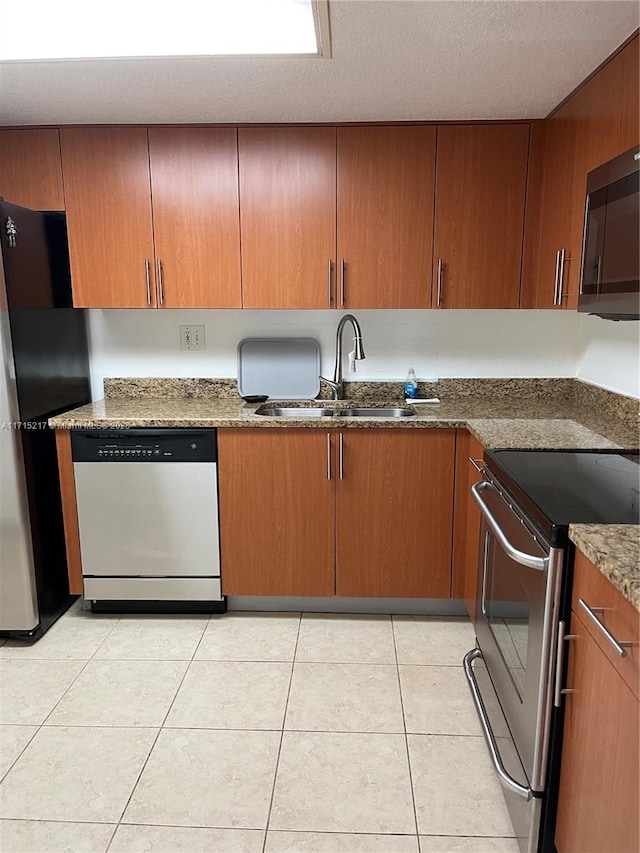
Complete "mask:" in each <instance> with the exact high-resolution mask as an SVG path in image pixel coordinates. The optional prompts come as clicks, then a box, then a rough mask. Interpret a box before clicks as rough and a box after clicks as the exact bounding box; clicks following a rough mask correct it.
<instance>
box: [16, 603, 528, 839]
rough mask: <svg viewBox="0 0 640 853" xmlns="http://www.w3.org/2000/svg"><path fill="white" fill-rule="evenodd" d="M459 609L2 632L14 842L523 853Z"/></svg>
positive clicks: (102, 621) (83, 614)
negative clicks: (474, 687)
mask: <svg viewBox="0 0 640 853" xmlns="http://www.w3.org/2000/svg"><path fill="white" fill-rule="evenodd" d="M473 643H474V637H473V630H472V628H471V625H470V623H469V622H468V621H466V620H463V619H444V618H427V617H393V618H392V617H389V616H369V617H367V616H336V615H317V614H304V615H302V616H301V615H300V614H288V613H281V614H267V613H265V614H249V613H230V614H227V615H225V616H222V617H220V616H214V617H212V618H211V619H209V618H208V617H206V616H203V617H198V616H189V617H186V616H185V617H182V616H175V617H166V616H164V617H158V616H146V617H143V616H124V617H121V618H118V617H111V616H94V615H92V614H91V613H89V612H87V611H84V610H82V609H81V608H80V607H79V605H75V606H74V607H73V609H72V610H71V611H69V613H67V614H66V615H65V616H64V617H63V618H62V619H61V620H60V621H59V622H58V624H56V625H55V626H54V627H53V628H52V629H51V630H50V631H49V633H48V634H46V635H45V637H43V639H42V640H40V641H39V642H38V643H36V644H34V645H33V646H31V647H27V646H24V645H22V644H19V643H16V642H6V643H0V773H1V774H2V776H3V780H2V783H1V784H0V850H1V851H2V853H32V852H33V853H63V851H68V853H106V851H107V850H108V851H109V853H128V851H131V853H137V851H152V853H173V851H188V853H200V851H202V853H204V851H208V853H211V852H212V851H213V853H448V852H449V851H460V852H461V853H462V851H464V853H491V851H499V853H517V851H518V846H517V843H516V841H515V839H514V838H513V830H512V827H511V823H510V821H509V817H508V814H507V811H506V808H505V805H504V802H503V800H502V795H501V791H500V788H499V785H498V782H497V780H496V778H495V776H494V773H493V771H492V768H491V765H490V763H489V757H488V754H487V750H486V748H485V745H484V742H483V740H482V736H481V732H480V728H479V724H478V721H477V719H476V716H475V711H474V709H473V706H472V704H471V699H470V696H469V693H468V689H467V686H466V683H465V680H464V675H463V671H462V656H463V655H464V653H465V652H466V651H468V650H469V649H470V648H471V647H472V645H473Z"/></svg>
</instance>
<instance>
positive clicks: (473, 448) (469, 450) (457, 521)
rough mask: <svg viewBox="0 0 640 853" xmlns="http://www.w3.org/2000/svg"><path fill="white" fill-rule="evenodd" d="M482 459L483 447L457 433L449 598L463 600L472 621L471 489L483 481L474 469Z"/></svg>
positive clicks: (474, 537)
mask: <svg viewBox="0 0 640 853" xmlns="http://www.w3.org/2000/svg"><path fill="white" fill-rule="evenodd" d="M483 455H484V448H483V446H482V445H481V444H480V442H479V441H477V440H476V439H475V438H474V437H473V436H472V435H471V433H470V432H468V431H467V430H464V429H459V430H457V436H456V479H455V499H454V522H453V524H454V527H453V568H452V591H451V596H452V598H463V599H464V602H465V604H466V606H467V610H468V611H469V616H470V617H471V619H474V620H475V613H476V587H477V582H478V559H479V556H480V520H481V519H480V509H479V507H478V505H477V504H476V502H475V500H474V499H473V496H472V494H471V486H472V485H473V484H474V483H477V482H478V481H479V480H481V479H482V474H481V473H480V472H479V471H478V469H477V468H476V465H478V466H482V460H483ZM474 463H475V464H474Z"/></svg>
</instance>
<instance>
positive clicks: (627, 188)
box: [578, 146, 640, 320]
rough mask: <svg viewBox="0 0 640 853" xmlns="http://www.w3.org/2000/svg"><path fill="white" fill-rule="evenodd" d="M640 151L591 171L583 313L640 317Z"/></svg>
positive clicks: (612, 317)
mask: <svg viewBox="0 0 640 853" xmlns="http://www.w3.org/2000/svg"><path fill="white" fill-rule="evenodd" d="M639 233H640V147H638V146H636V147H635V148H631V149H630V150H629V151H626V152H625V153H624V154H621V155H620V156H619V157H616V158H615V159H614V160H610V161H609V162H608V163H605V164H604V165H603V166H600V167H599V168H597V169H594V170H593V171H592V172H589V175H588V177H587V202H586V211H585V225H584V241H583V247H582V269H581V275H580V296H579V302H578V311H586V312H588V313H589V314H597V315H598V316H599V317H604V318H605V319H609V320H637V319H639V318H640V285H639V281H640V240H639V237H638V235H639Z"/></svg>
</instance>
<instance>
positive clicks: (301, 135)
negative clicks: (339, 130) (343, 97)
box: [238, 127, 336, 308]
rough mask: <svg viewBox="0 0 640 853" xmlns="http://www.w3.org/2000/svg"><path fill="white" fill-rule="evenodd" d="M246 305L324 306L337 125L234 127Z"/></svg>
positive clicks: (331, 254)
mask: <svg viewBox="0 0 640 853" xmlns="http://www.w3.org/2000/svg"><path fill="white" fill-rule="evenodd" d="M238 148H239V166H240V228H241V234H242V288H243V305H244V307H245V308H329V307H332V304H333V298H334V295H333V292H331V294H330V291H332V290H333V285H332V284H331V282H330V272H329V265H330V264H331V262H332V261H333V260H334V259H335V248H336V129H335V127H274V128H248V127H241V128H239V130H238Z"/></svg>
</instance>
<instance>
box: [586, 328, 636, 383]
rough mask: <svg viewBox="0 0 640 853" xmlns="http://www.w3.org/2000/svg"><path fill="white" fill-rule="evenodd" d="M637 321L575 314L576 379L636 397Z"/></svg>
mask: <svg viewBox="0 0 640 853" xmlns="http://www.w3.org/2000/svg"><path fill="white" fill-rule="evenodd" d="M639 343H640V321H637V320H626V321H623V322H615V321H612V320H603V319H602V318H601V317H592V316H590V315H588V314H580V315H578V346H579V351H578V363H577V369H576V376H577V377H578V379H582V380H584V381H585V382H590V383H591V384H592V385H599V386H600V387H602V388H608V389H609V391H616V392H617V393H619V394H627V395H629V396H631V397H636V398H640V349H639V347H638V344H639Z"/></svg>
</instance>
